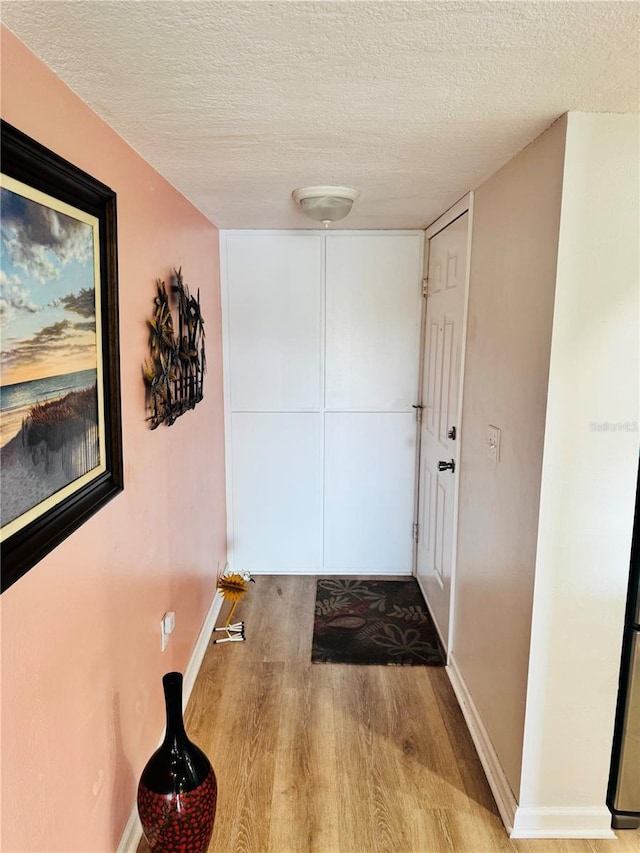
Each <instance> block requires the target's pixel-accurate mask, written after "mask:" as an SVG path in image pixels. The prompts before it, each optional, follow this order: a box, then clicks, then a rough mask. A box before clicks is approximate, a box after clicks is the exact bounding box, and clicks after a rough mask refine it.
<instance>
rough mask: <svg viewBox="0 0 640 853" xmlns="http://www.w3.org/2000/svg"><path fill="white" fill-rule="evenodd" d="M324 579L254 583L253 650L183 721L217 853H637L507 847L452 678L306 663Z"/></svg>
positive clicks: (226, 656) (214, 681)
mask: <svg viewBox="0 0 640 853" xmlns="http://www.w3.org/2000/svg"><path fill="white" fill-rule="evenodd" d="M315 581H316V578H315V577H276V576H258V577H257V578H256V584H255V586H254V585H253V584H252V585H251V589H250V593H249V595H248V597H247V599H246V600H245V601H244V602H243V603H242V604H241V605H240V607H239V608H238V610H237V611H236V613H237V616H238V618H239V619H244V620H245V624H246V633H247V642H246V643H242V644H240V643H238V644H227V645H221V646H210V647H209V649H208V650H207V653H206V655H205V658H204V661H203V664H202V668H201V670H200V673H199V675H198V678H197V680H196V684H195V687H194V690H193V693H192V696H191V699H190V702H189V706H188V709H187V713H186V716H185V722H186V727H187V732H188V734H189V736H190V737H191V738H192V739H193V740H194V741H195V742H196V743H197V744H198V745H199V746H200V747H201V748H202V749H204V750H205V752H206V753H207V754H208V755H209V757H210V759H211V762H212V764H213V766H214V769H215V771H216V774H217V777H218V785H219V799H218V813H217V818H216V824H215V828H214V834H213V839H212V842H211V846H210V851H211V853H214V851H215V853H232V851H233V853H293V851H297V852H298V853H307V851H317V853H375V851H395V853H492V851H504V853H508V851H520V853H632V851H635V853H637V851H638V850H640V831H636V832H626V833H621V836H620V840H619V841H618V842H616V841H575V840H571V841H549V840H539V841H510V840H509V838H508V836H507V835H506V832H505V830H504V828H503V825H502V822H501V820H500V817H499V815H498V813H497V810H496V806H495V803H494V801H493V797H492V795H491V792H490V790H489V787H488V785H487V782H486V780H485V776H484V773H483V770H482V767H481V764H480V761H479V759H478V757H477V754H476V752H475V749H474V747H473V744H472V742H471V739H470V736H469V734H468V731H467V728H466V725H465V723H464V720H463V717H462V714H461V712H460V709H459V707H458V705H457V702H456V699H455V697H454V694H453V691H452V689H451V686H450V684H449V680H448V678H447V675H446V673H445V670H444V669H441V668H427V667H354V666H344V665H330V664H314V665H311V663H310V657H311V635H312V624H313V610H314V601H315ZM221 616H222V618H226V609H224V610H223V613H222V614H221ZM218 621H219V622H221V621H222V619H219V620H218ZM147 851H148V847H147V845H146V843H145V842H144V841H143V842H142V843H141V845H140V847H139V853H147Z"/></svg>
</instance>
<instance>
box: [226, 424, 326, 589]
mask: <svg viewBox="0 0 640 853" xmlns="http://www.w3.org/2000/svg"><path fill="white" fill-rule="evenodd" d="M321 446H322V445H321V416H320V415H319V414H291V413H284V414H280V413H266V412H236V413H235V414H234V415H233V416H232V467H233V493H232V501H233V504H232V507H233V528H232V531H231V539H232V542H231V543H230V544H231V546H232V548H233V565H234V568H236V569H247V570H249V571H252V572H287V571H289V572H297V571H302V572H309V571H319V570H320V569H321V567H322V463H321Z"/></svg>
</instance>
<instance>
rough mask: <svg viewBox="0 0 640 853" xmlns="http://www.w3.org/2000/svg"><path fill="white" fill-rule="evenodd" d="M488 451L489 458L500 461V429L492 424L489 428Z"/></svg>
mask: <svg viewBox="0 0 640 853" xmlns="http://www.w3.org/2000/svg"><path fill="white" fill-rule="evenodd" d="M487 451H488V453H489V459H493V461H494V462H499V461H500V430H499V429H498V427H495V426H491V424H489V427H488V429H487Z"/></svg>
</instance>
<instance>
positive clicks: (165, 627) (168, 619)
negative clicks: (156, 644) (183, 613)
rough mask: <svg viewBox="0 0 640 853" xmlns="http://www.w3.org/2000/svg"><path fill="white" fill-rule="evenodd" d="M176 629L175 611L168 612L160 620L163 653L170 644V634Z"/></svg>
mask: <svg viewBox="0 0 640 853" xmlns="http://www.w3.org/2000/svg"><path fill="white" fill-rule="evenodd" d="M175 627H176V614H175V613H174V611H173V610H167V612H166V613H165V614H164V616H163V617H162V619H161V620H160V642H161V651H164V650H165V649H166V648H167V644H168V642H169V634H172V633H173V629H174V628H175Z"/></svg>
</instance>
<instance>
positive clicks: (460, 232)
mask: <svg viewBox="0 0 640 853" xmlns="http://www.w3.org/2000/svg"><path fill="white" fill-rule="evenodd" d="M468 220H469V214H468V213H465V214H463V215H462V216H460V217H459V218H458V219H456V220H455V221H454V222H452V223H451V224H450V225H448V226H447V227H446V228H444V229H443V230H442V231H440V232H439V233H437V234H436V235H435V236H434V237H432V238H431V239H430V240H429V241H428V243H427V246H426V251H427V252H428V267H426V269H428V286H427V311H426V325H425V339H424V340H425V343H424V355H423V359H424V363H423V378H422V389H421V401H422V405H423V409H422V425H421V430H420V480H419V492H418V536H417V560H416V575H417V578H418V582H419V583H420V586H421V588H422V591H423V592H424V595H425V598H426V600H427V604H428V606H429V610H430V611H431V615H432V616H433V619H434V621H435V623H436V627H437V629H438V632H439V634H440V638H441V640H442V642H443V644H444V646H445V649H446V648H447V647H448V634H449V611H450V606H451V569H452V561H453V535H454V530H453V525H454V496H455V484H456V478H457V477H458V468H457V466H458V446H459V438H460V433H459V413H458V388H459V383H460V381H461V365H462V344H463V329H462V326H463V317H464V299H465V277H466V260H467V234H468Z"/></svg>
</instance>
